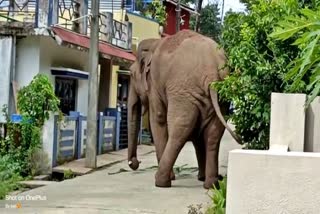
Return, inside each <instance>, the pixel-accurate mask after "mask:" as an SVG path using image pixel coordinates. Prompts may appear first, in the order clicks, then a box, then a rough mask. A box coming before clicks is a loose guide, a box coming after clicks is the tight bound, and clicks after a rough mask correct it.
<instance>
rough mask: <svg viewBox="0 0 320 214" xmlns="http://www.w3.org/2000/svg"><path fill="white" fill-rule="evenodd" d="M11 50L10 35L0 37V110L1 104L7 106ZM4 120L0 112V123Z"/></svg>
mask: <svg viewBox="0 0 320 214" xmlns="http://www.w3.org/2000/svg"><path fill="white" fill-rule="evenodd" d="M11 51H12V37H4V38H0V110H1V109H2V107H3V105H7V106H8V107H9V96H10V85H11V84H10V73H11V72H10V71H11V56H12V52H11ZM4 122H6V121H5V118H4V116H3V115H2V112H1V113H0V123H4Z"/></svg>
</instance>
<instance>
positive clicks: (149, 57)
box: [141, 53, 152, 91]
mask: <svg viewBox="0 0 320 214" xmlns="http://www.w3.org/2000/svg"><path fill="white" fill-rule="evenodd" d="M151 60H152V54H151V53H149V54H147V56H146V57H145V60H144V68H143V70H142V69H141V72H142V81H143V85H144V88H145V90H146V91H148V90H149V87H148V81H147V79H148V74H149V71H150V67H151Z"/></svg>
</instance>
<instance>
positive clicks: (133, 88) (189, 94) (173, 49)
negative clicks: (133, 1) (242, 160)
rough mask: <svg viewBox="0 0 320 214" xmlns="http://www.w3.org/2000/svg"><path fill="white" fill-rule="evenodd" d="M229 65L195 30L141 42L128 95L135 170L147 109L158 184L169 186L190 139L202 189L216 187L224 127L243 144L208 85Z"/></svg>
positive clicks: (130, 147)
mask: <svg viewBox="0 0 320 214" xmlns="http://www.w3.org/2000/svg"><path fill="white" fill-rule="evenodd" d="M225 63H226V56H225V53H224V51H223V49H221V48H219V46H218V44H217V43H216V42H215V41H214V40H212V39H210V38H208V37H206V36H203V35H201V34H199V33H196V32H194V31H191V30H181V31H179V32H177V33H176V34H174V35H172V36H168V37H165V38H162V39H145V40H143V41H141V42H140V43H139V46H138V50H137V57H136V60H135V62H134V63H133V64H132V65H131V67H130V87H129V97H128V165H129V166H130V168H131V169H133V170H136V169H138V167H139V161H138V159H137V152H136V151H137V138H138V131H139V122H140V121H139V118H140V117H141V115H142V114H144V113H145V112H146V111H149V116H150V125H151V132H152V135H153V139H154V144H155V150H156V156H157V161H158V170H157V172H156V175H155V186H157V187H171V180H173V179H174V174H173V170H172V169H173V165H174V163H175V161H176V159H177V157H178V155H179V153H180V151H181V149H182V148H183V146H184V145H185V143H186V142H187V141H192V142H193V144H194V147H195V150H196V156H197V161H198V166H199V174H198V179H199V180H202V181H204V183H203V187H204V188H206V189H208V188H210V187H212V185H217V183H218V179H219V175H218V152H219V145H220V141H221V138H222V136H223V134H224V131H225V129H227V130H228V131H229V132H230V134H231V135H232V136H233V138H234V139H235V140H236V141H237V142H238V143H240V142H241V139H240V138H239V137H238V136H237V135H236V134H235V133H234V132H233V131H232V130H231V128H230V127H229V126H228V125H227V122H226V120H225V119H224V115H226V114H227V112H228V110H229V104H228V103H223V102H220V101H219V100H218V93H217V91H215V90H213V89H211V87H210V84H211V83H212V82H215V81H223V80H224V78H225V77H227V75H228V74H229V71H228V69H227V68H226V66H225Z"/></svg>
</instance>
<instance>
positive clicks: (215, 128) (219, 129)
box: [203, 117, 225, 189]
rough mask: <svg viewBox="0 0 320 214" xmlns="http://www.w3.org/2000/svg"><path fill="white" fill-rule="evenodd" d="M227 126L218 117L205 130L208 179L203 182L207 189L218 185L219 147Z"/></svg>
mask: <svg viewBox="0 0 320 214" xmlns="http://www.w3.org/2000/svg"><path fill="white" fill-rule="evenodd" d="M224 130H225V127H224V126H223V124H222V123H221V122H220V120H219V119H218V118H217V117H216V118H214V119H213V120H212V122H210V124H209V125H208V127H207V128H206V130H205V131H204V140H205V144H206V150H207V152H206V179H205V182H204V184H203V187H204V188H205V189H209V188H211V187H213V185H215V186H216V187H217V188H218V187H219V186H218V184H219V183H218V180H219V175H218V170H219V164H218V160H219V147H220V141H221V138H222V136H223V133H224Z"/></svg>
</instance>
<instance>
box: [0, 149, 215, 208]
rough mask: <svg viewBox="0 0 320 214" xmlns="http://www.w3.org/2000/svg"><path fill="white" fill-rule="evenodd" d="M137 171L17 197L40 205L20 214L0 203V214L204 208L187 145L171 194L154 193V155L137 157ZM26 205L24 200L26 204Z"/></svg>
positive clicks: (69, 182)
mask: <svg viewBox="0 0 320 214" xmlns="http://www.w3.org/2000/svg"><path fill="white" fill-rule="evenodd" d="M140 160H141V161H142V163H141V165H140V169H146V170H144V171H143V170H142V171H136V172H133V171H131V170H130V171H128V172H123V173H118V174H113V175H109V174H108V173H110V172H117V171H118V170H119V169H121V168H124V169H129V168H128V167H127V163H126V161H125V162H122V163H118V164H115V165H113V166H111V167H110V168H107V169H103V170H100V171H96V172H94V173H91V174H88V175H84V176H79V177H76V178H74V179H72V180H65V181H63V182H59V183H56V184H52V185H49V186H45V187H41V188H37V189H33V190H31V191H28V192H24V193H22V194H20V195H19V196H20V197H21V196H25V197H27V196H28V197H30V196H37V195H38V196H39V198H40V197H41V198H42V199H45V197H46V200H43V201H41V200H37V201H30V200H29V201H21V208H20V209H17V208H4V206H5V205H7V206H8V205H14V206H15V205H16V201H0V207H1V208H0V213H39V214H40V213H41V214H42V213H55V214H56V213H77V214H79V213H112V214H113V213H114V214H122V213H123V214H131V213H173V214H176V213H188V205H191V204H198V203H204V204H205V203H207V202H208V201H209V197H208V196H207V194H206V193H207V191H206V190H205V189H203V188H202V182H199V181H198V180H197V179H196V174H197V172H192V170H191V169H192V167H196V158H195V153H194V149H193V147H192V144H190V143H188V144H186V146H185V147H184V149H183V151H182V153H181V155H180V156H179V158H178V160H177V163H176V166H182V165H184V164H188V165H187V166H185V167H184V168H182V169H184V170H182V172H181V174H180V175H177V180H176V181H174V182H173V187H172V188H165V189H162V188H156V187H155V186H154V174H155V169H154V168H153V166H155V165H156V158H155V153H150V154H148V155H145V156H143V157H140ZM29 199H30V198H29Z"/></svg>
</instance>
